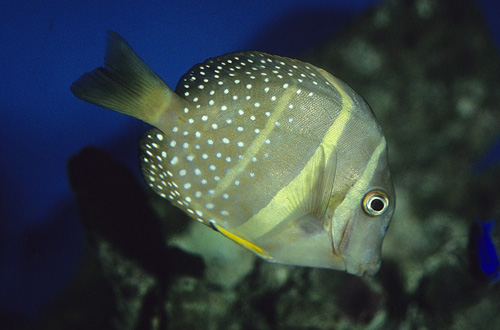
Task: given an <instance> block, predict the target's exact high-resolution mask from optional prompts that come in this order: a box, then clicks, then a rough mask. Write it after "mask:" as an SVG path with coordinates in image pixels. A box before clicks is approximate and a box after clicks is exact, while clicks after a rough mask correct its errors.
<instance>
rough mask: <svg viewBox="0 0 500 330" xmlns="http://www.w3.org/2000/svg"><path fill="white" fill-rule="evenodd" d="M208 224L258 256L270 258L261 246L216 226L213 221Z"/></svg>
mask: <svg viewBox="0 0 500 330" xmlns="http://www.w3.org/2000/svg"><path fill="white" fill-rule="evenodd" d="M210 224H211V225H212V227H213V228H215V229H216V230H217V231H218V232H219V233H221V234H222V235H224V236H226V237H227V238H229V239H231V240H233V241H234V242H236V243H238V244H239V245H241V246H243V247H244V248H247V249H249V250H250V251H253V252H254V253H256V254H257V255H258V256H260V257H262V258H266V259H270V258H271V256H270V255H269V254H268V253H267V252H265V251H264V250H263V249H262V248H260V247H259V246H257V245H255V244H253V243H250V242H249V241H247V240H245V239H243V238H241V237H239V236H238V235H235V234H233V233H231V232H229V231H227V230H225V229H224V228H222V227H220V226H218V225H217V224H216V223H215V222H214V221H210Z"/></svg>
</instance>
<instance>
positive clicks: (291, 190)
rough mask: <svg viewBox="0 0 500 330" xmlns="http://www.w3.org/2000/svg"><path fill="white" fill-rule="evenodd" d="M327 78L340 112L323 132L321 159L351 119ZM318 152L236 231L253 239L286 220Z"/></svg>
mask: <svg viewBox="0 0 500 330" xmlns="http://www.w3.org/2000/svg"><path fill="white" fill-rule="evenodd" d="M330 77H332V76H331V75H329V74H328V76H326V77H325V78H327V79H328V80H329V82H330V83H331V84H332V85H333V86H334V87H335V89H336V90H337V92H338V93H339V94H340V97H341V99H342V110H341V111H340V114H339V116H338V117H337V119H335V121H334V122H333V124H332V126H331V127H330V128H329V129H328V131H327V132H326V134H325V137H324V138H323V141H322V142H321V145H322V146H323V149H324V153H325V155H324V159H329V158H330V156H331V154H332V152H335V148H336V146H337V143H338V140H339V139H340V136H341V135H342V133H343V132H344V129H345V126H346V124H347V121H348V120H349V118H350V117H351V109H352V106H353V101H352V99H351V97H349V95H347V94H346V93H345V92H344V90H343V89H342V88H341V87H340V86H339V85H338V83H337V81H336V80H335V79H331V78H330ZM321 153H322V150H321V148H320V147H318V148H317V149H316V151H315V152H314V155H313V156H312V157H311V159H309V161H308V162H307V164H306V165H305V166H304V169H303V170H302V171H301V172H300V173H299V174H298V175H297V177H296V178H295V179H293V180H292V181H291V182H290V183H289V184H288V185H287V186H285V187H283V188H282V189H281V190H280V191H279V192H278V193H277V194H276V196H274V198H273V199H272V200H271V201H270V202H269V204H267V206H266V207H264V208H262V209H261V210H260V211H259V213H257V214H256V215H254V216H253V217H251V218H250V219H248V220H247V221H246V222H245V223H244V224H242V225H241V226H239V227H237V228H236V229H235V232H240V233H245V234H246V235H247V236H248V237H250V238H252V239H255V238H257V237H261V236H263V235H265V234H266V233H268V232H269V231H271V230H272V229H273V228H274V227H276V226H277V225H279V224H280V223H281V222H282V221H283V220H285V219H287V218H288V217H289V216H290V214H291V213H292V212H293V208H292V207H290V205H289V204H290V199H289V196H291V195H292V194H295V195H296V193H295V192H296V191H297V190H299V189H301V188H302V180H303V177H304V176H305V175H306V173H310V172H311V171H315V168H314V167H315V166H316V163H317V160H318V159H319V158H318V157H322V155H321ZM301 195H303V194H301ZM306 196H307V194H306ZM305 198H308V197H305Z"/></svg>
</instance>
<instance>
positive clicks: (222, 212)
mask: <svg viewBox="0 0 500 330" xmlns="http://www.w3.org/2000/svg"><path fill="white" fill-rule="evenodd" d="M220 214H221V215H224V216H227V215H229V212H228V211H226V210H222V211H220Z"/></svg>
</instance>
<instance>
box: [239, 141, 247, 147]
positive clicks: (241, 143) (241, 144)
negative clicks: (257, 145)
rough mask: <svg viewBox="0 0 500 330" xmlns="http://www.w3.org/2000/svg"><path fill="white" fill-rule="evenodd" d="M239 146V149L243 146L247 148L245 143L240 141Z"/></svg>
mask: <svg viewBox="0 0 500 330" xmlns="http://www.w3.org/2000/svg"><path fill="white" fill-rule="evenodd" d="M237 145H238V147H240V148H242V147H243V146H245V144H244V143H243V142H241V141H238V143H237Z"/></svg>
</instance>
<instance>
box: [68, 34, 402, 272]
mask: <svg viewBox="0 0 500 330" xmlns="http://www.w3.org/2000/svg"><path fill="white" fill-rule="evenodd" d="M71 91H72V92H73V93H74V95H76V96H77V97H78V98H80V99H82V100H84V101H87V102H90V103H93V104H96V105H99V106H101V107H104V108H108V109H112V110H115V111H118V112H122V113H124V114H127V115H129V116H133V117H135V118H138V119H140V120H143V121H144V122H146V123H149V124H151V125H153V126H154V127H156V128H153V129H151V130H149V131H147V132H146V133H145V134H144V135H143V137H142V138H141V139H140V141H139V148H140V153H141V156H140V159H141V162H142V164H141V165H142V174H143V177H144V180H145V181H146V182H147V184H148V185H149V186H150V187H151V188H152V189H153V190H154V191H155V192H156V193H157V194H158V195H160V196H161V197H163V198H166V199H168V200H170V201H171V202H172V203H173V204H174V205H175V206H177V207H179V208H181V209H182V210H184V211H185V212H186V213H187V214H189V216H191V217H192V218H194V219H196V220H198V221H200V222H202V223H203V224H205V225H207V226H210V227H212V228H213V229H215V230H217V231H218V232H220V233H221V234H223V235H225V236H226V237H228V238H230V239H232V240H233V241H235V242H236V243H238V244H240V245H242V246H244V247H246V248H248V249H250V250H251V251H253V252H254V253H256V254H257V255H259V256H260V257H262V258H264V259H267V260H269V261H272V262H277V263H284V264H291V265H301V266H310V267H322V268H331V269H338V270H347V271H348V272H349V273H352V274H355V275H363V274H364V273H369V274H374V273H376V272H377V271H378V269H379V267H380V252H381V246H382V241H383V238H384V235H385V233H386V230H387V227H388V225H389V222H390V220H391V217H392V214H393V212H394V206H395V193H394V188H393V185H392V182H391V179H390V174H389V169H388V165H387V146H386V140H385V138H384V136H383V134H382V131H381V128H380V126H379V125H378V124H377V122H376V120H375V116H374V114H373V112H372V111H371V109H370V107H369V106H368V105H367V104H366V102H365V101H364V100H363V99H362V98H361V97H360V96H359V95H357V94H356V93H355V92H354V91H353V90H352V89H351V88H349V87H348V86H347V85H346V84H344V83H343V82H342V81H340V80H338V79H337V78H335V77H334V76H332V75H331V74H329V73H327V72H325V71H323V70H321V69H319V68H317V67H315V66H313V65H311V64H307V63H304V62H301V61H298V60H293V59H289V58H285V57H280V56H274V55H269V54H266V53H261V52H256V51H246V52H239V53H231V54H227V55H223V56H220V57H216V58H211V59H208V60H206V61H205V62H204V63H201V64H197V65H195V66H194V67H193V68H192V69H191V70H189V72H187V73H186V74H185V75H184V76H183V77H182V78H181V79H180V81H179V83H178V85H177V88H176V90H175V92H174V91H173V90H172V89H170V88H169V87H168V86H167V85H166V84H165V83H164V82H163V81H162V80H161V78H159V77H158V76H157V75H156V74H155V73H154V72H153V71H152V70H151V69H150V68H149V67H148V66H147V65H146V64H145V63H144V62H143V61H142V60H141V59H140V58H139V57H138V55H137V54H136V53H135V52H134V51H133V50H132V48H131V47H130V46H129V45H128V44H127V43H126V42H125V40H123V39H122V37H120V36H119V35H118V34H116V33H114V32H109V34H108V44H107V50H106V56H105V65H104V67H99V68H97V69H95V70H94V71H92V72H89V73H86V74H84V75H82V76H81V77H80V78H79V79H77V80H76V81H75V82H74V83H73V84H72V86H71Z"/></svg>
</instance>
